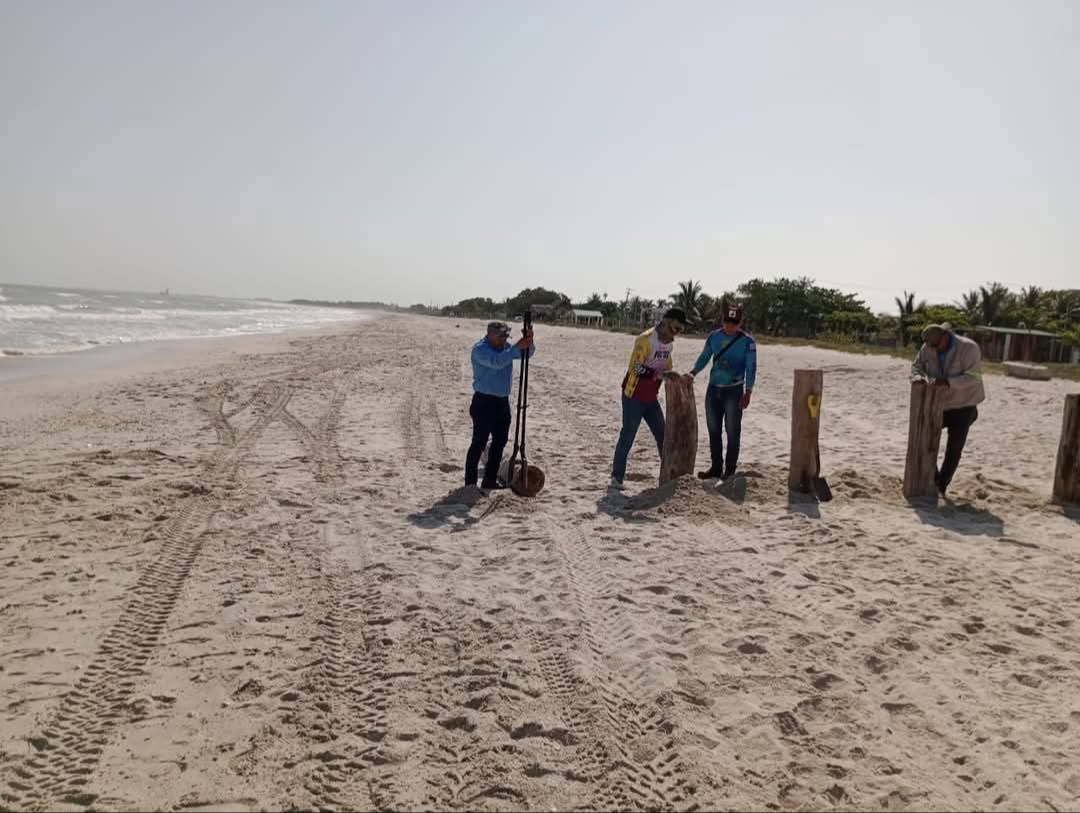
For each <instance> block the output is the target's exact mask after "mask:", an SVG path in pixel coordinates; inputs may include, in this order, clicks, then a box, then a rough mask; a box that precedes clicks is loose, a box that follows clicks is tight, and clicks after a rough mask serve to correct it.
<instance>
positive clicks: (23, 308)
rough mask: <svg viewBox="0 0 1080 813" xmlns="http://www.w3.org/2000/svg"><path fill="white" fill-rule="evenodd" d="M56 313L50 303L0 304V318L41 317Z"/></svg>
mask: <svg viewBox="0 0 1080 813" xmlns="http://www.w3.org/2000/svg"><path fill="white" fill-rule="evenodd" d="M57 313H58V311H57V310H56V308H54V307H53V306H52V305H0V320H11V319H41V318H44V317H48V316H55V315H56V314H57Z"/></svg>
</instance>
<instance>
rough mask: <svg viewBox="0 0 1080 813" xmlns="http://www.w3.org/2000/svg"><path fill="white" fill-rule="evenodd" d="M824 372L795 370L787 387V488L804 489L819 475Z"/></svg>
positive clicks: (809, 486)
mask: <svg viewBox="0 0 1080 813" xmlns="http://www.w3.org/2000/svg"><path fill="white" fill-rule="evenodd" d="M824 384H825V376H824V373H822V371H821V370H796V371H795V386H794V387H793V388H792V391H791V468H790V469H789V470H788V488H789V489H791V490H792V491H799V492H802V493H808V492H809V491H810V490H811V488H812V484H813V481H814V479H815V478H817V477H820V476H821V452H820V450H819V449H818V427H819V425H820V423H821V421H820V417H821V393H822V389H823V388H824Z"/></svg>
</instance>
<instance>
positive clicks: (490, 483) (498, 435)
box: [465, 322, 536, 489]
mask: <svg viewBox="0 0 1080 813" xmlns="http://www.w3.org/2000/svg"><path fill="white" fill-rule="evenodd" d="M509 337H510V326H509V325H507V324H506V323H505V322H492V323H491V324H489V325H488V332H487V336H486V337H484V338H483V339H481V340H480V341H478V342H477V343H476V344H475V345H473V349H472V366H473V399H472V405H471V406H470V407H469V414H470V415H471V416H472V421H473V436H472V445H471V446H469V452H468V454H467V455H466V456H465V485H467V486H474V485H476V479H477V475H478V470H479V468H480V456H481V455H482V454H483V453H484V447H485V446H487V442H488V438H489V437H490V438H491V448H490V449H488V458H487V465H486V466H485V468H484V480H483V482H482V483H481V488H485V489H496V488H500V486H499V484H498V481H497V477H498V475H499V464H500V463H501V462H502V455H503V449H505V448H506V441H507V439H508V438H509V437H510V388H511V386H512V385H513V380H514V360H515V359H519V360H520V359H521V358H523V357H524V354H525V353H526V352H527V353H528V354H529V358H532V356H533V353H535V352H536V348H535V347H534V345H533V337H532V329H531V328H530V329H529V331H528V332H527V333H526V334H525V335H524V336H522V337H521V339H520V340H519V341H518V342H517V344H514V345H511V344H510V343H509V342H508V341H507V339H508V338H509Z"/></svg>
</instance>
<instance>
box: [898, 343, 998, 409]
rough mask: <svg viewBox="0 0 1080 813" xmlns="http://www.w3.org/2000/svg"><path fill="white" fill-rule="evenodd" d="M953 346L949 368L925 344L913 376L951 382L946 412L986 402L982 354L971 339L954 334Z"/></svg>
mask: <svg viewBox="0 0 1080 813" xmlns="http://www.w3.org/2000/svg"><path fill="white" fill-rule="evenodd" d="M949 335H950V336H951V337H952V346H951V347H949V349H948V351H946V353H945V368H944V369H942V367H941V360H940V359H939V354H938V351H937V350H936V349H935V348H933V347H931V346H930V345H928V344H925V343H924V344H923V346H922V348H921V349H920V350H919V355H918V356H916V357H915V363H914V364H913V365H912V367H911V373H912V375H913V376H924V377H926V378H931V379H938V378H944V379H946V380H947V381H948V382H949V394H948V396H947V397H946V399H945V409H963V408H965V407H973V406H976V405H978V404H981V403H982V402H983V401H985V400H986V389H985V387H984V386H983V377H982V351H981V350H979V345H978V344H976V343H975V342H973V341H972V340H971V339H967V338H964V337H963V336H957V335H956V334H955V333H952V332H950V333H949Z"/></svg>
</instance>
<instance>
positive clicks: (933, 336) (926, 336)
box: [922, 322, 952, 344]
mask: <svg viewBox="0 0 1080 813" xmlns="http://www.w3.org/2000/svg"><path fill="white" fill-rule="evenodd" d="M950 330H952V325H950V324H949V323H948V322H942V323H941V324H940V325H927V326H926V327H924V328H923V332H922V337H923V341H924V342H929V343H930V344H937V343H938V342H940V341H941V337H942V336H944V335H945V334H946V333H948V332H949V331H950Z"/></svg>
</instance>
